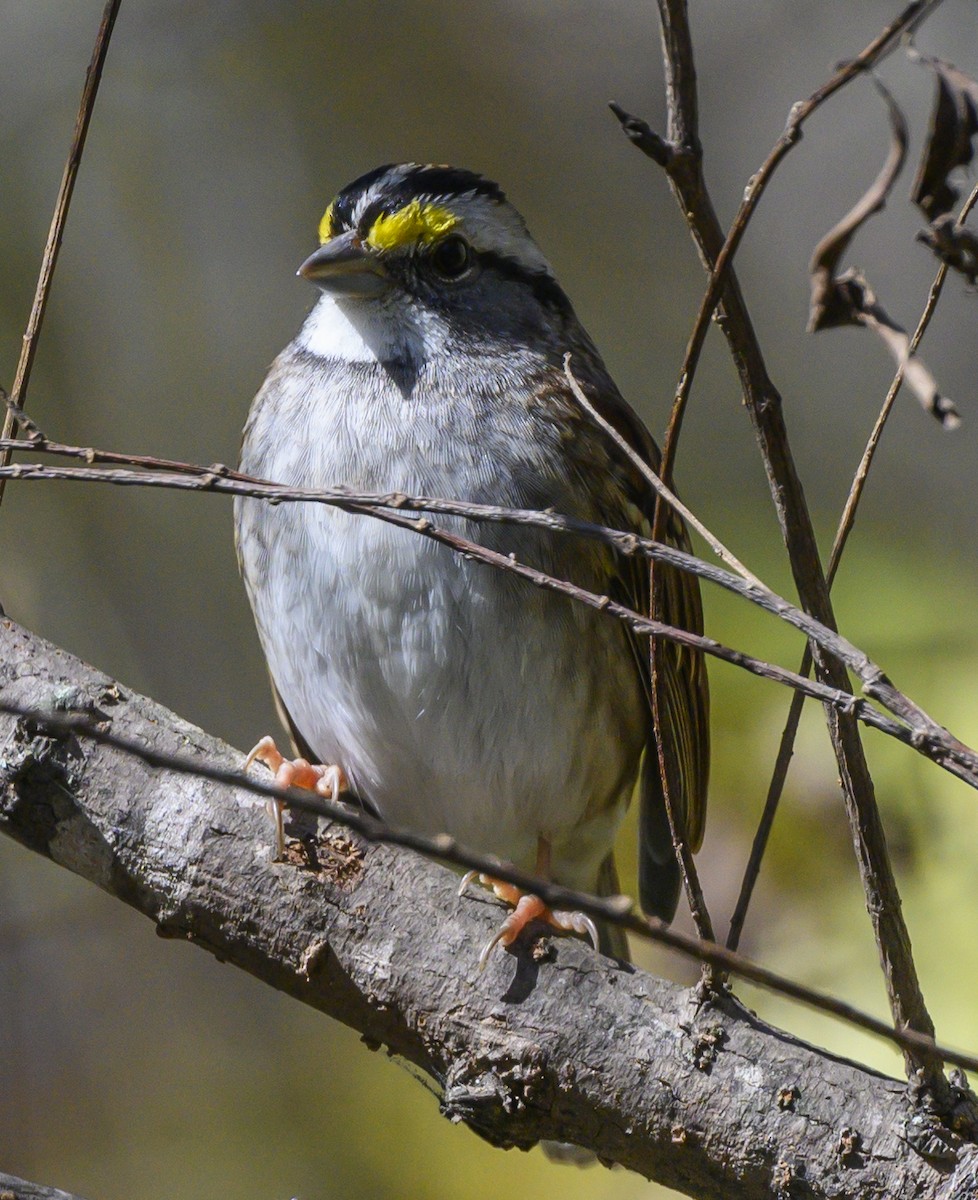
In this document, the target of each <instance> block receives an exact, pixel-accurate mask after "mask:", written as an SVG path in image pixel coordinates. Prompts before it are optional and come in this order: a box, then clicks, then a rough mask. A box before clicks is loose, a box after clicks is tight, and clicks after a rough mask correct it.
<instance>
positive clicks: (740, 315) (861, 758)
mask: <svg viewBox="0 0 978 1200" xmlns="http://www.w3.org/2000/svg"><path fill="white" fill-rule="evenodd" d="M933 7H935V4H934V3H933V0H932V2H931V3H929V4H928V3H926V2H922V3H918V4H911V5H909V6H908V7H907V8H906V9H905V10H904V12H903V13H902V14H901V17H900V18H898V20H897V21H896V22H894V23H893V24H891V25H890V26H888V27H887V28H886V29H885V30H884V31H883V32H882V33H881V34H880V36H879V37H878V38H877V39H875V40H874V42H873V43H871V44H870V46H868V47H867V48H866V49H865V50H864V51H863V52H862V54H860V55H859V56H858V58H857V59H856V60H854V64H853V65H851V66H849V67H846V68H843V69H842V70H841V71H840V72H838V73H837V74H836V75H835V76H833V79H832V80H830V81H829V83H827V84H826V85H825V86H824V87H822V88H820V89H819V90H818V91H817V92H816V93H815V94H814V95H813V96H812V97H810V98H809V100H808V101H807V102H806V103H805V104H804V105H802V106H800V107H798V108H796V109H795V111H794V112H793V114H792V117H791V118H790V120H789V123H788V128H787V130H786V132H785V135H783V136H782V139H781V140H780V141H779V142H778V144H777V146H776V147H775V149H774V150H773V151H772V152H771V154H770V155H769V157H768V159H767V160H766V162H765V164H764V167H763V168H762V170H761V171H760V172H759V173H758V174H757V175H756V176H755V177H754V179H753V180H752V184H751V187H750V188H749V190H748V196H747V198H746V199H745V202H744V204H743V205H742V206H741V211H740V212H738V215H737V218H736V219H735V222H734V225H733V227H732V228H731V231H730V233H729V234H728V235H727V236H726V237H725V236H724V233H723V230H722V227H721V225H720V222H719V219H718V217H717V215H716V210H715V208H714V206H713V201H712V199H711V197H710V194H709V191H708V189H707V187H706V181H705V177H704V174H703V155H702V149H701V147H700V144H699V140H698V136H697V111H696V75H695V70H694V66H693V62H694V58H693V42H692V36H691V33H690V28H689V17H688V13H687V9H686V3H685V0H659V13H660V18H661V22H662V30H663V57H664V59H665V70H666V98H667V101H668V104H669V110H670V111H669V131H670V137H671V149H672V153H671V154H670V155H668V156H667V159H666V162H665V163H664V168H665V171H666V173H667V176H668V179H669V182H670V184H671V186H672V189H673V191H674V193H675V195H676V198H677V200H678V201H679V203H680V206H681V209H682V212H683V215H684V217H685V219H686V223H687V225H688V227H689V230H690V232H691V234H692V236H693V239H694V241H695V242H696V245H697V248H698V250H699V253H700V256H701V258H702V260H703V263H704V266H705V267H706V269H707V271H708V273H709V274H710V286H709V288H708V294H707V297H706V298H705V300H704V304H703V306H702V307H701V311H700V315H699V318H698V320H697V326H696V331H695V332H694V337H693V339H691V344H690V347H689V349H688V351H687V357H686V362H685V363H684V366H683V371H682V375H681V378H680V385H679V391H678V393H677V398H676V403H675V405H674V408H673V417H672V420H671V421H670V428H669V431H668V435H667V438H666V447H665V451H664V462H663V477H664V479H665V481H666V482H667V483H668V482H669V478H670V470H671V461H670V457H669V456H670V454H672V453H673V452H674V446H675V439H676V437H677V436H678V433H679V426H680V423H681V420H682V412H683V408H684V404H685V397H686V396H688V394H689V388H690V386H691V379H692V372H693V370H694V368H695V359H696V356H697V350H696V348H695V344H694V343H695V339H696V337H697V336H698V337H699V338H700V341H702V338H703V337H705V331H706V320H708V318H709V314H710V313H711V312H712V311H713V308H714V306H715V305H716V304H717V301H719V308H718V309H717V322H718V324H719V325H720V327H721V329H722V330H723V333H724V336H725V337H726V339H727V342H728V343H729V347H730V352H731V356H732V358H733V361H734V365H735V367H736V369H737V372H738V375H739V376H740V381H741V386H742V388H743V394H744V401H745V404H746V407H747V411H748V413H749V415H750V418H751V422H752V424H753V426H754V433H755V436H756V438H757V442H758V446H759V448H760V451H761V457H762V459H763V462H764V467H765V471H766V473H767V476H768V483H769V486H770V489H771V497H772V500H773V502H774V507H775V510H776V512H777V516H778V522H779V524H780V526H781V532H782V537H783V539H784V543H785V547H786V549H787V551H788V559H789V562H790V565H791V571H792V575H793V578H794V581H795V586H796V587H797V589H798V595H799V598H800V600H801V605H802V608H804V609H805V611H806V612H809V613H811V614H812V615H813V616H814V617H816V618H817V619H818V620H819V621H820V622H821V623H822V624H824V625H826V626H828V627H829V628H833V629H834V628H835V627H836V626H835V616H834V613H833V610H832V601H831V599H830V597H829V589H828V584H827V582H826V579H825V575H824V572H823V570H822V564H821V560H820V557H819V553H818V545H817V542H816V539H815V531H814V527H813V525H812V520H811V515H810V513H809V510H808V504H807V501H806V499H805V492H804V488H803V487H802V483H801V479H800V477H799V475H798V472H797V469H796V466H795V462H794V457H793V455H792V453H791V448H790V444H789V441H788V432H787V427H786V425H785V421H784V415H783V412H782V402H781V396H780V394H779V392H778V390H777V388H776V387H775V386H774V383H773V381H772V380H771V378H770V376H769V374H768V371H767V366H766V364H765V361H764V356H763V353H762V351H761V347H760V343H759V341H758V338H757V335H756V333H755V330H754V327H753V323H752V321H751V317H750V313H749V311H748V308H747V304H746V302H745V300H744V296H743V293H742V291H741V289H740V284H739V281H738V279H737V275H736V273H735V271H734V270H733V268H732V266H731V265H730V263H731V260H732V257H733V254H734V253H735V251H736V248H737V244H738V240H739V238H740V236H742V234H743V232H744V229H745V228H746V225H747V222H748V220H749V218H750V216H751V214H752V213H753V211H754V207H755V206H756V204H757V201H758V199H759V197H760V194H761V191H762V190H763V187H764V186H765V185H766V182H767V180H768V179H769V178H770V176H771V174H772V173H773V171H774V170H775V168H776V166H777V164H778V162H780V161H781V158H782V157H783V156H784V154H785V153H787V151H788V149H790V147H791V145H793V144H794V142H795V141H797V139H798V137H799V136H800V130H801V123H802V120H803V119H804V118H805V117H807V116H808V115H810V113H811V112H813V111H814V110H815V109H816V108H817V107H818V106H819V105H820V104H822V103H823V102H824V100H825V99H827V98H828V96H830V95H831V94H832V93H833V92H834V91H836V90H838V88H839V87H841V86H843V85H844V83H846V82H848V80H849V79H850V78H853V77H854V76H855V75H856V74H857V73H858V72H859V71H861V70H863V69H865V67H866V66H867V65H868V64H870V63H871V62H874V61H876V60H877V59H878V58H879V56H880V55H881V54H882V53H885V52H886V50H887V49H888V48H889V47H891V46H892V45H893V42H894V39H895V38H896V37H897V36H898V32H899V30H900V29H902V28H905V27H906V26H907V24H908V23H910V22H913V21H915V20H917V19H919V18H920V17H921V16H922V15H923V14H925V13H926V12H928V11H930V10H931V9H932V8H933ZM616 115H618V117H619V120H621V121H622V124H623V127H624V128H625V131H626V133H628V134H629V136H630V137H632V140H637V139H636V137H635V135H634V133H633V128H634V127H635V125H636V124H639V123H636V122H635V121H634V120H632V119H626V118H627V114H623V113H621V112H617V114H616ZM676 139H681V140H678V141H677V140H676ZM639 145H641V142H639ZM653 157H655V156H654V155H653ZM656 161H659V159H658V158H657V159H656ZM812 655H813V658H814V662H815V671H816V676H817V678H818V679H819V680H820V681H821V682H822V683H825V684H828V685H829V686H831V687H835V688H841V689H844V688H845V687H846V678H847V676H846V668H845V666H844V665H843V662H842V661H841V660H840V659H839V658H838V657H837V656H836V655H835V654H834V653H832V652H830V651H827V650H825V649H823V647H822V646H819V645H817V644H816V643H814V642H813V643H812ZM825 715H826V723H827V725H828V730H829V736H830V738H831V740H832V746H833V749H834V750H835V755H836V760H837V762H838V766H839V780H840V784H841V788H842V795H843V799H844V801H845V806H846V815H847V817H848V819H849V825H850V829H851V830H852V836H853V844H854V846H855V850H856V857H857V860H858V863H859V871H860V876H861V878H862V882H863V890H864V892H865V896H866V907H867V910H868V912H869V915H870V919H871V921H872V924H873V931H874V934H875V936H876V944H877V947H878V949H879V955H880V965H881V966H882V969H883V974H884V977H885V979H886V987H887V992H888V995H889V998H890V1007H891V1011H892V1014H893V1019H894V1022H895V1024H897V1025H907V1026H909V1027H910V1028H912V1029H916V1030H918V1031H919V1032H921V1033H924V1034H926V1035H928V1036H933V1033H934V1024H933V1021H932V1020H931V1017H930V1014H929V1013H928V1011H927V1007H926V1004H925V1002H924V997H923V993H922V991H921V988H920V982H919V980H918V977H917V971H916V967H915V965H914V961H913V954H912V951H911V948H910V935H909V933H908V931H907V927H906V923H905V922H904V920H903V915H902V911H901V902H900V893H899V890H898V888H897V884H896V879H895V876H894V874H893V870H892V866H891V864H890V860H889V854H888V851H887V847H886V836H885V833H884V831H883V824H882V821H881V819H880V815H879V808H878V806H877V803H876V793H875V788H874V786H873V780H872V777H871V775H870V773H869V767H868V765H867V762H866V757H865V753H864V750H863V746H862V742H861V740H860V736H859V729H858V725H857V723H856V721H855V719H854V718H853V716H852V715H851V714H849V713H845V712H842V711H840V710H839V709H837V708H832V707H830V706H826V708H825ZM907 1067H908V1070H909V1071H910V1072H911V1074H914V1075H916V1076H917V1077H918V1078H922V1079H925V1080H926V1082H927V1084H928V1085H929V1086H930V1087H931V1088H932V1089H933V1090H934V1092H935V1094H941V1093H943V1092H944V1091H945V1089H944V1081H943V1078H942V1076H941V1073H940V1071H939V1070H937V1069H936V1068H935V1067H934V1065H933V1064H931V1063H925V1062H922V1061H920V1060H918V1059H915V1058H914V1057H913V1056H912V1055H910V1056H908V1058H907Z"/></svg>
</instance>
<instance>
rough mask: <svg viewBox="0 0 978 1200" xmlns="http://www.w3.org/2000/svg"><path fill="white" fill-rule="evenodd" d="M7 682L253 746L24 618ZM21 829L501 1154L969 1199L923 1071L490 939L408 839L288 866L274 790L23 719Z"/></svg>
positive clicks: (137, 726)
mask: <svg viewBox="0 0 978 1200" xmlns="http://www.w3.org/2000/svg"><path fill="white" fill-rule="evenodd" d="M0 700H2V701H4V702H7V703H14V704H20V705H24V706H30V707H32V708H36V709H51V708H58V709H62V710H72V711H78V710H81V711H85V712H89V713H90V714H92V715H93V716H95V717H96V718H97V719H99V720H104V721H106V722H108V723H110V725H111V728H112V729H113V731H114V732H115V733H118V734H119V735H121V736H124V737H128V738H132V739H136V740H139V741H142V742H144V743H145V744H146V745H147V746H148V747H150V748H153V749H156V750H159V751H163V752H169V753H178V754H183V755H199V756H200V757H201V759H202V760H204V759H206V760H207V761H209V762H211V763H212V764H217V765H227V766H235V765H237V764H240V762H241V756H240V754H239V753H238V752H237V751H235V750H233V749H231V748H230V747H228V746H226V745H224V744H223V743H221V742H219V741H217V740H216V739H214V738H212V737H210V736H208V735H207V734H206V733H204V732H202V731H201V730H199V729H197V728H195V727H194V726H192V725H189V724H188V723H187V722H185V721H183V720H181V719H180V718H178V717H176V716H174V715H173V714H172V713H170V712H168V711H167V710H166V709H164V708H162V707H161V706H160V705H158V704H156V703H155V702H154V701H152V700H149V699H146V698H145V697H141V696H138V695H134V694H132V693H130V692H128V691H127V690H126V689H124V688H121V687H120V686H119V685H117V684H116V683H115V682H114V681H112V680H111V679H109V678H107V677H106V676H105V675H103V674H101V673H100V672H98V671H95V670H93V669H92V668H90V667H88V666H86V665H85V664H83V663H81V662H79V661H78V660H77V659H75V658H73V657H72V656H71V655H69V654H67V653H66V652H64V651H62V650H59V649H58V648H56V647H54V646H52V645H50V644H49V643H46V642H45V641H43V640H42V639H41V638H38V637H36V636H35V635H33V634H31V633H29V632H27V631H26V630H24V629H22V628H21V627H19V626H17V625H15V624H14V623H13V622H12V621H10V620H7V619H3V620H0ZM0 829H2V830H3V831H4V832H6V833H8V834H9V835H11V836H12V837H14V838H16V839H17V840H18V841H20V842H21V843H22V844H24V845H25V846H27V847H29V848H30V849H32V850H35V851H37V852H39V853H42V854H45V855H47V856H49V857H50V858H52V859H53V860H54V861H56V862H58V863H60V864H61V865H63V866H65V867H67V868H68V869H70V870H72V871H75V872H76V873H77V874H79V875H82V876H84V877H85V878H87V879H89V880H91V881H92V882H94V883H97V884H98V885H99V886H100V887H102V888H104V889H105V890H106V891H108V892H110V893H111V894H113V895H115V896H118V897H119V898H120V899H122V900H125V901H126V903H128V904H130V905H132V906H133V907H135V908H137V909H138V910H139V911H140V912H143V913H145V914H146V915H147V916H148V917H150V919H152V920H153V921H154V922H155V923H156V925H157V929H158V930H159V932H161V933H163V934H165V935H166V936H171V937H181V938H186V939H187V940H189V941H192V942H194V943H196V944H197V945H200V946H202V947H204V948H205V949H207V950H209V951H210V952H211V953H213V954H215V955H218V956H219V957H220V958H221V959H222V960H224V961H227V962H230V963H234V964H235V965H236V966H239V967H241V968H243V969H244V970H247V971H250V972H251V973H252V974H254V975H256V976H257V977H259V978H260V979H263V980H265V981H266V982H267V983H270V984H271V985H272V986H274V987H277V988H280V989H282V990H283V991H286V992H288V993H289V994H291V995H293V996H295V997H296V998H297V999H299V1000H302V1001H304V1002H306V1003H307V1004H311V1005H313V1006H314V1007H315V1008H318V1009H320V1010H321V1011H323V1012H325V1013H328V1014H329V1015H331V1016H333V1017H335V1018H337V1019H338V1020H340V1021H343V1022H345V1023H346V1024H347V1025H350V1026H352V1027H353V1028H355V1029H357V1030H359V1031H360V1032H361V1033H362V1034H363V1035H364V1040H365V1041H366V1042H367V1044H368V1045H371V1046H375V1047H381V1046H383V1047H386V1048H388V1049H389V1050H391V1051H393V1052H395V1053H397V1054H399V1055H402V1056H404V1057H405V1058H407V1059H408V1060H410V1061H411V1062H413V1063H415V1064H416V1065H417V1066H418V1067H420V1068H421V1069H422V1070H423V1071H425V1072H426V1073H427V1074H428V1075H430V1076H431V1078H432V1079H433V1080H435V1081H436V1083H437V1084H438V1086H439V1087H440V1090H441V1097H442V1098H441V1106H442V1111H443V1112H444V1114H445V1115H446V1116H447V1117H449V1119H451V1120H453V1121H464V1122H465V1123H467V1124H468V1125H469V1126H471V1128H473V1129H474V1130H475V1131H476V1132H478V1133H479V1134H481V1135H482V1136H483V1137H485V1138H487V1139H488V1140H489V1141H491V1142H493V1143H495V1144H496V1145H499V1146H518V1147H524V1148H526V1147H529V1146H531V1145H533V1144H534V1143H535V1142H537V1141H538V1140H541V1139H553V1140H562V1141H571V1142H575V1143H577V1144H579V1145H582V1146H586V1147H588V1148H590V1149H592V1150H594V1151H595V1152H596V1153H597V1154H598V1155H599V1156H600V1157H601V1158H602V1159H604V1160H606V1161H613V1162H618V1163H622V1164H623V1165H625V1166H627V1167H629V1168H631V1169H632V1170H635V1171H638V1172H640V1173H642V1174H643V1175H645V1176H647V1177H649V1178H653V1179H656V1180H658V1181H659V1182H661V1183H664V1184H667V1185H668V1186H670V1187H674V1188H677V1189H679V1190H681V1191H683V1192H686V1193H687V1194H688V1195H690V1196H695V1197H704V1198H717V1200H719V1198H721V1197H722V1198H724V1200H730V1198H731V1197H734V1196H736V1197H738V1198H740V1197H742V1198H744V1200H750V1198H753V1197H771V1196H776V1197H789V1196H790V1197H829V1196H831V1197H835V1198H842V1197H853V1198H856V1197H858V1198H860V1200H869V1198H874V1197H879V1198H882V1197H894V1196H900V1197H908V1198H909V1197H921V1198H922V1197H940V1198H942V1200H951V1198H952V1197H965V1196H973V1195H974V1194H975V1193H976V1189H978V1149H976V1147H975V1146H974V1145H972V1144H971V1143H966V1142H964V1141H962V1140H961V1139H959V1138H958V1137H957V1136H956V1135H954V1134H953V1133H950V1132H948V1131H947V1130H945V1129H943V1128H942V1127H940V1126H939V1125H937V1123H936V1122H935V1121H933V1120H931V1119H930V1118H928V1117H926V1116H923V1115H921V1114H920V1113H919V1112H915V1111H914V1110H913V1109H912V1108H911V1107H910V1104H909V1100H908V1096H907V1089H906V1086H905V1085H904V1084H902V1083H900V1082H898V1081H897V1080H894V1079H888V1078H885V1077H883V1076H880V1075H877V1074H874V1073H873V1072H870V1071H868V1070H866V1069H864V1068H861V1067H859V1066H856V1065H854V1064H852V1063H848V1062H845V1061H842V1060H840V1059H837V1058H834V1057H832V1056H831V1055H829V1054H827V1053H825V1052H824V1051H820V1050H817V1049H815V1048H813V1047H811V1046H808V1045H805V1044H804V1043H802V1042H800V1041H799V1040H798V1039H796V1038H794V1037H792V1036H791V1035H790V1034H788V1033H785V1032H783V1031H781V1030H778V1029H774V1028H772V1027H770V1026H768V1025H765V1024H764V1023H763V1022H761V1021H760V1020H758V1019H757V1018H756V1017H754V1016H753V1015H752V1014H750V1013H749V1012H747V1011H746V1010H744V1009H743V1008H741V1007H740V1006H739V1005H738V1004H737V1003H736V1002H735V1001H734V1000H732V999H730V1000H727V1001H724V1002H722V1003H711V1004H709V1005H705V1006H698V1004H697V1002H696V999H695V997H694V996H693V994H692V993H690V992H688V991H686V990H685V989H682V988H679V987H677V986H675V985H673V984H671V983H666V982H664V981H662V980H659V979H655V978H653V977H651V976H649V975H647V974H644V973H643V972H641V971H636V970H634V969H632V968H626V967H623V966H620V965H617V964H615V963H614V962H612V961H610V960H608V959H605V958H602V957H600V956H598V955H597V954H595V953H594V952H592V951H591V950H590V949H589V948H588V947H586V946H585V945H583V944H582V943H580V942H578V941H576V940H572V939H560V940H552V941H549V942H548V943H546V944H538V945H537V946H536V947H535V948H534V950H524V951H522V952H521V953H519V954H517V955H512V954H506V953H499V954H497V955H496V956H495V957H494V958H493V960H492V961H491V962H490V964H489V967H488V968H487V970H486V971H485V972H484V973H482V974H480V973H479V971H478V969H477V964H476V959H477V948H478V947H479V946H480V945H482V944H483V942H484V940H485V939H486V938H487V937H488V936H489V934H490V932H491V931H492V930H493V929H494V928H495V927H496V925H497V923H498V921H499V918H500V909H499V906H498V904H497V903H496V902H495V901H492V900H491V899H489V898H488V897H487V896H483V895H479V894H476V895H474V896H472V897H470V898H466V899H464V900H458V899H457V898H456V895H455V891H456V886H457V877H456V876H455V875H454V874H453V873H452V872H450V871H448V870H447V869H445V868H443V867H441V866H439V865H437V864H434V863H431V862H428V861H426V860H424V859H422V858H420V857H418V856H417V855H415V854H412V853H410V852H408V851H404V850H395V849H393V848H391V847H388V846H383V845H372V844H367V843H365V842H363V841H361V840H359V839H358V838H356V837H355V836H352V835H351V834H350V833H349V832H348V831H347V830H345V829H343V828H342V827H340V826H337V825H330V824H327V823H324V822H320V823H319V824H318V825H317V824H315V823H314V822H313V821H312V819H311V818H306V817H299V816H298V815H297V816H295V817H293V819H292V821H291V824H290V826H289V832H290V835H291V836H292V837H293V838H296V837H298V838H300V839H305V841H304V845H305V849H304V850H303V849H301V848H300V846H299V843H298V842H294V843H292V845H291V850H290V861H286V862H282V863H273V862H272V861H271V852H270V826H269V823H268V821H267V818H266V817H265V814H264V812H263V809H262V805H261V803H260V802H259V801H256V800H255V798H254V797H253V796H251V795H248V794H247V793H245V792H239V791H235V789H233V788H228V787H225V786H222V785H219V784H216V783H213V782H210V781H207V780H203V779H199V778H196V777H193V776H186V775H177V774H172V773H169V772H166V771H157V770H154V769H152V768H150V767H148V766H146V765H145V764H144V763H142V762H141V761H139V760H137V759H134V758H133V757H132V756H127V755H125V754H123V753H121V752H119V751H117V750H113V749H111V748H109V747H99V746H94V745H92V744H91V743H90V742H87V741H85V740H83V739H76V738H75V737H73V736H65V737H58V738H54V737H51V736H49V735H48V734H45V733H44V732H43V730H42V729H39V728H38V726H37V724H36V722H32V721H31V720H29V719H28V720H25V719H18V718H16V717H12V716H6V715H4V714H0Z"/></svg>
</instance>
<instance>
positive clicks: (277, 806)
mask: <svg viewBox="0 0 978 1200" xmlns="http://www.w3.org/2000/svg"><path fill="white" fill-rule="evenodd" d="M254 762H260V763H264V764H265V766H266V767H268V769H269V770H270V771H271V772H272V773H273V774H274V776H275V786H276V787H280V788H290V787H297V788H305V789H306V790H307V791H310V792H317V793H318V794H319V795H320V796H323V797H324V798H325V799H327V800H338V799H339V797H340V793H341V792H345V791H348V790H349V787H350V784H349V781H348V780H347V778H346V775H345V774H344V772H343V768H342V767H337V766H324V765H323V764H322V763H310V762H308V761H307V760H306V759H304V758H293V759H291V760H290V759H287V758H283V757H282V755H281V753H280V752H279V748H278V746H276V745H275V739H274V738H272V737H268V736H266V737H263V738H262V739H261V741H260V742H259V743H258V744H257V745H256V746H254V747H253V748H252V750H251V752H250V754H249V755H248V757H247V758H246V759H245V764H244V769H245V770H246V771H247V770H248V768H249V767H250V766H251V764H252V763H254ZM266 808H267V809H268V813H269V816H270V817H271V818H272V820H273V821H274V822H275V851H276V858H281V857H282V855H283V853H284V852H285V824H284V821H283V817H282V814H283V813H284V811H285V804H284V803H283V802H282V801H281V800H276V799H269V800H268V801H267V803H266Z"/></svg>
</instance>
